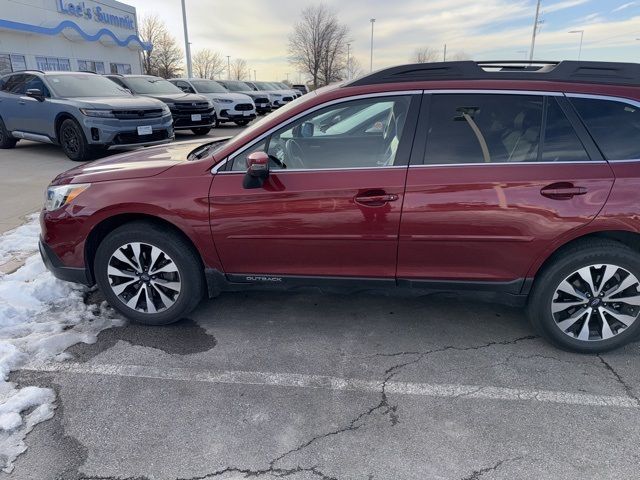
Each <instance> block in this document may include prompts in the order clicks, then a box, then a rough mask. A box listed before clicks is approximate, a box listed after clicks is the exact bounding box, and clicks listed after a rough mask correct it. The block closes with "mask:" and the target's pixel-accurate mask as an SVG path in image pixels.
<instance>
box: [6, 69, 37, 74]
mask: <svg viewBox="0 0 640 480" xmlns="http://www.w3.org/2000/svg"><path fill="white" fill-rule="evenodd" d="M21 72H36V73H45V72H43V71H42V70H36V69H35V68H25V69H24V70H14V71H13V72H9V73H7V75H10V74H12V73H21Z"/></svg>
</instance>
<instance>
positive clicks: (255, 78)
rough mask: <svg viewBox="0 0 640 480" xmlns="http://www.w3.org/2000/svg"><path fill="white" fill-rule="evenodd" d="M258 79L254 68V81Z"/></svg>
mask: <svg viewBox="0 0 640 480" xmlns="http://www.w3.org/2000/svg"><path fill="white" fill-rule="evenodd" d="M256 80H257V77H256V71H255V70H254V71H253V81H254V82H255V81H256Z"/></svg>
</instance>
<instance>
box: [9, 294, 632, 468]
mask: <svg viewBox="0 0 640 480" xmlns="http://www.w3.org/2000/svg"><path fill="white" fill-rule="evenodd" d="M70 353H72V354H73V355H74V357H75V358H74V360H72V361H71V363H70V364H68V365H69V367H68V368H66V367H64V364H63V365H62V366H60V365H58V366H53V367H51V369H49V370H48V371H47V370H46V369H45V368H37V367H33V369H31V370H23V371H20V372H16V373H14V374H13V376H12V380H14V381H16V382H19V383H20V384H24V385H41V386H52V387H53V388H55V390H56V392H57V394H58V400H57V410H56V414H55V416H54V418H53V419H52V420H50V421H48V422H45V423H42V424H40V425H38V426H37V427H36V428H35V429H34V431H33V432H32V433H31V434H30V435H29V436H28V437H27V440H26V442H27V445H28V450H27V452H26V453H25V454H23V455H22V456H21V457H19V458H18V460H17V461H16V468H15V470H14V472H13V474H11V475H6V477H7V478H11V479H33V480H36V479H37V480H49V479H51V480H58V479H60V480H197V479H201V480H204V479H209V478H220V479H224V480H230V479H234V480H235V479H242V478H280V477H283V478H284V477H286V478H291V479H294V480H302V479H325V480H328V479H336V480H343V479H362V480H373V479H375V480H379V479H455V480H478V479H482V480H485V479H502V478H504V479H513V478H518V479H536V480H539V479H546V478H549V479H564V478H567V479H573V478H599V479H603V478H632V477H634V476H635V475H637V465H638V462H639V461H640V453H638V450H637V448H636V447H635V445H636V444H637V443H638V441H639V440H640V401H639V397H638V395H639V392H640V369H639V368H638V366H640V362H638V343H634V344H631V345H629V346H627V347H626V348H624V349H622V350H619V351H616V352H611V353H607V354H603V355H597V356H588V355H577V354H571V353H567V352H563V351H560V350H557V349H555V348H553V347H552V346H550V345H548V344H547V343H545V342H544V341H542V340H541V339H540V338H538V337H537V336H535V335H534V333H533V332H532V330H531V329H530V327H529V325H528V324H527V322H526V321H525V316H524V314H523V311H521V310H519V309H514V308H509V307H503V306H498V305H491V304H483V303H475V302H472V301H465V300H462V299H460V298H457V297H455V296H428V297H410V296H407V297H386V296H381V295H368V294H360V295H349V296H341V295H322V294H318V293H314V292H298V293H292V294H284V293H265V292H252V293H237V294H225V295H223V296H222V297H220V298H218V299H216V300H212V301H209V302H206V303H204V304H203V305H202V306H201V307H200V308H199V309H198V310H197V311H195V312H194V313H193V314H192V315H191V316H190V318H189V319H188V320H184V321H182V322H181V323H180V324H177V325H174V326H170V327H153V328H152V327H142V326H139V325H128V326H125V327H122V328H118V329H112V330H108V331H105V332H103V333H102V334H101V335H100V337H99V339H98V342H97V343H96V344H94V345H77V346H74V347H72V348H71V349H70Z"/></svg>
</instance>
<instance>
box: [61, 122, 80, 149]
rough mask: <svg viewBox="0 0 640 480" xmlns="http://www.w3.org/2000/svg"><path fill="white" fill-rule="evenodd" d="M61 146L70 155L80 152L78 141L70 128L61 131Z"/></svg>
mask: <svg viewBox="0 0 640 480" xmlns="http://www.w3.org/2000/svg"><path fill="white" fill-rule="evenodd" d="M62 145H63V146H64V148H65V150H66V151H67V152H69V153H71V154H77V153H78V151H79V150H80V140H79V139H78V135H76V132H74V130H73V129H72V128H70V127H67V128H65V129H64V130H63V132H62Z"/></svg>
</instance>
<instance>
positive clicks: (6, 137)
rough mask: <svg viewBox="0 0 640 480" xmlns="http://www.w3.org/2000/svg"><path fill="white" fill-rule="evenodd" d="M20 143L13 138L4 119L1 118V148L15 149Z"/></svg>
mask: <svg viewBox="0 0 640 480" xmlns="http://www.w3.org/2000/svg"><path fill="white" fill-rule="evenodd" d="M16 143H18V141H17V140H16V139H14V138H12V137H11V135H10V134H9V131H8V130H7V127H6V126H5V124H4V121H3V120H2V118H0V148H13V147H15V145H16Z"/></svg>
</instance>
